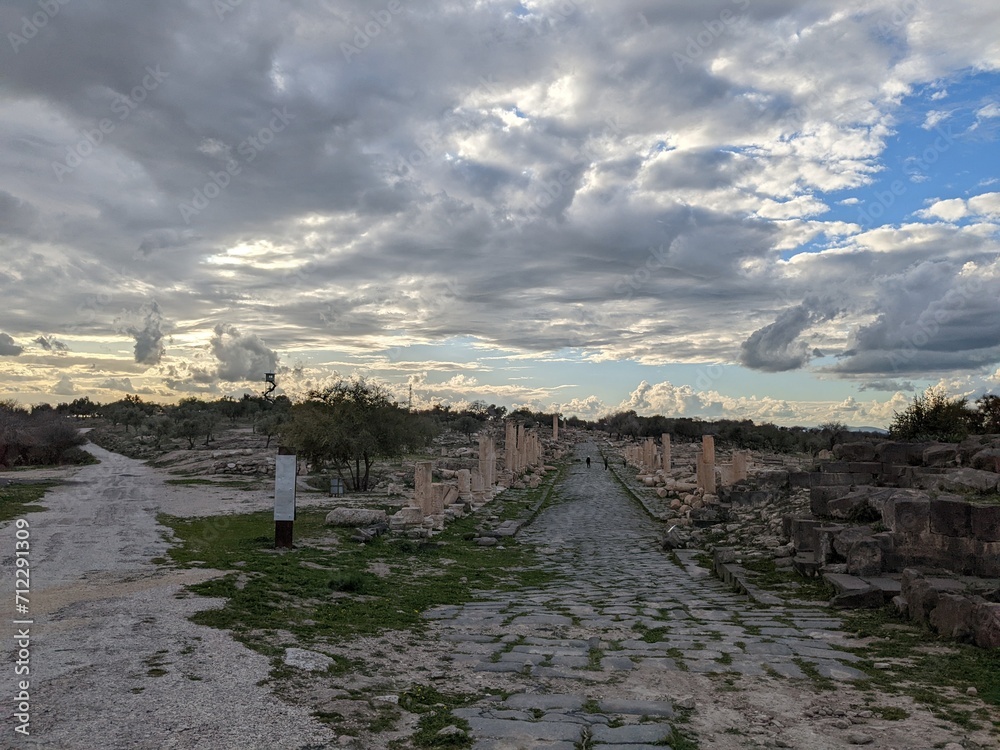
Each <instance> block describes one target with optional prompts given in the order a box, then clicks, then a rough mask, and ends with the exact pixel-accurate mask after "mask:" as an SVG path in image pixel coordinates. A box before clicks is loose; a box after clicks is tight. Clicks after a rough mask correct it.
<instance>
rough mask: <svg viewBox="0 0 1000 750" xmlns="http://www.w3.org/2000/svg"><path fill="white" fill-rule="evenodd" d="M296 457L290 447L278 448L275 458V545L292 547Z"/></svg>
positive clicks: (286, 547)
mask: <svg viewBox="0 0 1000 750" xmlns="http://www.w3.org/2000/svg"><path fill="white" fill-rule="evenodd" d="M295 459H296V457H295V454H294V453H293V452H292V450H291V449H290V448H278V455H277V456H275V459H274V547H275V549H281V548H285V549H291V548H292V526H293V525H294V523H295V469H296V460H295Z"/></svg>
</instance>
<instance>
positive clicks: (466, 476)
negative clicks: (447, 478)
mask: <svg viewBox="0 0 1000 750" xmlns="http://www.w3.org/2000/svg"><path fill="white" fill-rule="evenodd" d="M455 478H456V479H457V480H458V496H459V498H461V499H462V500H465V501H470V500H472V472H471V471H469V470H468V469H459V470H458V471H457V472H456V473H455Z"/></svg>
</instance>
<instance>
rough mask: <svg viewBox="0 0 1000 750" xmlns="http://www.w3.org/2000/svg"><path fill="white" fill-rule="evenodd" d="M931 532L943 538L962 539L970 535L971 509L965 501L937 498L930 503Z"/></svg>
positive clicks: (943, 497)
mask: <svg viewBox="0 0 1000 750" xmlns="http://www.w3.org/2000/svg"><path fill="white" fill-rule="evenodd" d="M930 524H931V531H933V532H934V533H935V534H943V535H944V536H956V537H964V536H969V535H970V534H971V533H972V509H971V506H970V505H969V503H968V502H967V501H966V500H963V499H961V498H957V497H945V496H942V497H937V498H933V499H932V500H931V501H930Z"/></svg>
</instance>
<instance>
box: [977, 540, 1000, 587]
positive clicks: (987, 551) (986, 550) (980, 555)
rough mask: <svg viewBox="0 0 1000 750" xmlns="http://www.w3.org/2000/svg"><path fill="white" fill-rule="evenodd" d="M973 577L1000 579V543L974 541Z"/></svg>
mask: <svg viewBox="0 0 1000 750" xmlns="http://www.w3.org/2000/svg"><path fill="white" fill-rule="evenodd" d="M972 574H973V575H977V576H979V577H981V578H1000V542H982V541H979V540H976V541H975V558H974V567H973V571H972Z"/></svg>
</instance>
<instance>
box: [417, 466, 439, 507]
mask: <svg viewBox="0 0 1000 750" xmlns="http://www.w3.org/2000/svg"><path fill="white" fill-rule="evenodd" d="M433 474H434V462H433V461H418V462H417V463H416V465H415V466H414V467H413V502H414V504H415V505H416V506H417V507H418V508H420V512H421V513H423V514H424V515H425V516H429V515H431V514H432V512H433V510H432V505H433V498H432V496H431V493H432V492H433V490H432V489H431V483H432V481H433Z"/></svg>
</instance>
